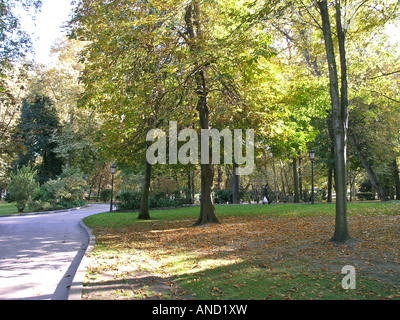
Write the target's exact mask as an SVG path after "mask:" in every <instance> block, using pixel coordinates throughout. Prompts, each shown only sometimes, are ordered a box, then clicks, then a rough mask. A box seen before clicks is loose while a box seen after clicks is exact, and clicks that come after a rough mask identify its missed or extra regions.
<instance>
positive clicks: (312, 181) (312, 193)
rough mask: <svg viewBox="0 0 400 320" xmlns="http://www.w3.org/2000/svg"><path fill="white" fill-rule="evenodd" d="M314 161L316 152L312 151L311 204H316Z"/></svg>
mask: <svg viewBox="0 0 400 320" xmlns="http://www.w3.org/2000/svg"><path fill="white" fill-rule="evenodd" d="M314 159H315V151H314V150H313V149H311V150H310V160H311V204H314Z"/></svg>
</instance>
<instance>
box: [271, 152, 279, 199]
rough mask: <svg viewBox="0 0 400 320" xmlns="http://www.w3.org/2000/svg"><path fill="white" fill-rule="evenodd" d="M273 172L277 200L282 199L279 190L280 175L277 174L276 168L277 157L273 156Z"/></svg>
mask: <svg viewBox="0 0 400 320" xmlns="http://www.w3.org/2000/svg"><path fill="white" fill-rule="evenodd" d="M272 172H273V173H274V192H275V201H278V202H279V200H280V198H281V197H280V193H281V191H280V190H279V183H278V176H277V174H276V169H275V159H274V158H272ZM271 201H272V199H271Z"/></svg>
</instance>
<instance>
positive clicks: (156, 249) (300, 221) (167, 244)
mask: <svg viewBox="0 0 400 320" xmlns="http://www.w3.org/2000/svg"><path fill="white" fill-rule="evenodd" d="M348 209H349V210H348V212H349V227H350V233H351V235H352V236H353V237H354V238H355V239H357V241H354V242H353V243H350V244H346V245H337V244H334V243H332V242H329V241H327V240H328V239H329V238H330V237H331V236H332V234H333V228H334V214H335V206H334V205H331V204H315V205H314V206H311V205H306V204H284V205H217V206H216V211H217V216H218V217H219V219H220V222H221V223H220V224H215V225H208V226H203V227H192V225H193V223H194V222H195V221H196V219H197V217H198V212H199V208H198V207H188V208H181V209H174V210H160V211H151V213H150V215H151V217H152V220H150V221H138V220H137V219H136V218H137V213H116V212H114V213H103V214H99V215H94V216H91V217H88V218H86V219H85V220H84V222H85V223H86V224H87V225H88V226H89V227H91V228H92V229H93V231H94V233H95V235H96V246H95V250H94V252H93V254H92V262H91V266H90V267H89V269H88V278H87V282H86V293H85V298H86V299H90V298H94V299H104V298H108V299H149V298H153V299H156V298H158V299H163V298H171V299H179V298H182V296H184V297H185V298H187V296H188V295H190V297H191V298H194V299H234V300H238V299H257V300H258V299H296V300H298V299H307V300H310V299H362V300H366V299H399V298H400V291H399V283H400V277H399V271H398V265H399V263H400V257H399V252H400V241H399V232H398V231H399V230H398V225H399V224H398V223H399V213H400V203H398V202H387V203H380V202H379V203H378V202H374V203H353V204H349V208H348ZM344 265H353V266H354V267H355V268H356V272H357V273H356V289H355V290H344V289H343V288H342V285H341V281H342V279H343V277H344V275H343V274H341V268H342V267H343V266H344ZM140 274H151V275H153V276H154V277H155V278H152V282H151V284H149V282H146V283H145V284H144V287H143V288H138V287H137V285H138V284H137V277H138V275H140ZM105 275H107V276H108V278H107V277H106V278H104V276H105ZM110 278H111V279H112V281H111V282H112V283H113V285H114V286H112V287H110V290H108V291H109V292H108V293H107V289H104V284H105V283H110ZM154 279H162V281H164V282H165V281H166V282H167V283H169V285H170V286H171V287H172V285H173V284H174V285H177V286H178V287H179V288H176V287H174V288H175V289H174V290H172V291H168V292H166V291H165V290H164V291H157V287H156V286H154V281H155V280H154ZM135 281H136V282H135ZM118 283H120V284H121V285H122V286H123V288H119V289H115V285H116V284H118ZM96 286H102V288H103V289H102V291H101V294H103V296H100V295H99V290H98V288H97V289H96ZM132 288H135V289H132Z"/></svg>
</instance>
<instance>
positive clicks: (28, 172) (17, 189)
mask: <svg viewBox="0 0 400 320" xmlns="http://www.w3.org/2000/svg"><path fill="white" fill-rule="evenodd" d="M36 174H37V173H36V171H35V170H34V169H32V168H31V167H30V166H29V165H28V166H23V167H22V168H21V169H17V171H16V172H15V173H14V172H13V173H11V181H10V184H9V185H8V192H9V193H10V196H11V198H12V199H13V201H15V202H16V203H17V208H18V212H22V211H24V209H25V206H26V204H27V202H28V201H29V200H31V198H32V195H33V194H34V193H35V192H36V191H37V190H38V188H39V184H38V183H37V182H36V181H35V178H36Z"/></svg>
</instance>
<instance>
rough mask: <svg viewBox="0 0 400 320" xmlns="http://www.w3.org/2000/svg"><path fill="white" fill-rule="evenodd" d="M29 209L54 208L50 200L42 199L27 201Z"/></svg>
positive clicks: (46, 209)
mask: <svg viewBox="0 0 400 320" xmlns="http://www.w3.org/2000/svg"><path fill="white" fill-rule="evenodd" d="M27 208H28V210H29V211H50V210H54V209H53V205H52V204H51V203H50V202H46V201H43V200H35V201H32V202H29V203H28V205H27Z"/></svg>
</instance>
